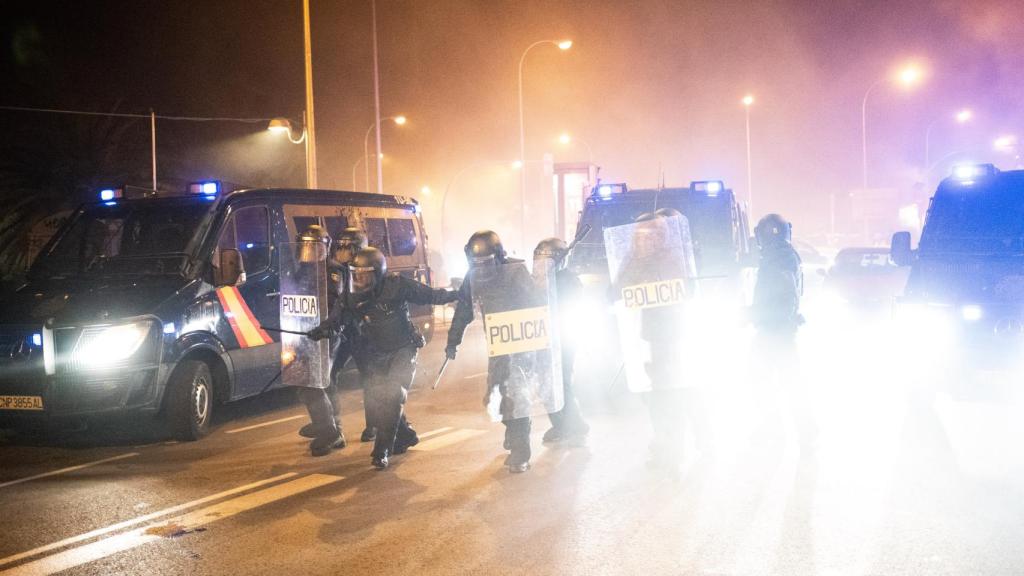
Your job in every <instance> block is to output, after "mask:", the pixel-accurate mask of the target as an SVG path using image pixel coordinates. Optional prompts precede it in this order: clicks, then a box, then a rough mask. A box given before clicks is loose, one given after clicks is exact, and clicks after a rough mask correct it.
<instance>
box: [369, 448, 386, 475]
mask: <svg viewBox="0 0 1024 576" xmlns="http://www.w3.org/2000/svg"><path fill="white" fill-rule="evenodd" d="M372 456H373V467H374V468H376V469H378V470H383V469H385V468H387V467H388V466H389V465H390V462H388V451H387V449H382V450H381V451H380V452H377V451H374V453H373V455H372Z"/></svg>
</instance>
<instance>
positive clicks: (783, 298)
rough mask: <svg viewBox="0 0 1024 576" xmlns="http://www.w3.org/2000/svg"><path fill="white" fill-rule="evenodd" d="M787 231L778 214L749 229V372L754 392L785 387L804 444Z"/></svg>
mask: <svg viewBox="0 0 1024 576" xmlns="http://www.w3.org/2000/svg"><path fill="white" fill-rule="evenodd" d="M792 235H793V227H792V225H791V224H790V223H789V222H787V221H786V220H785V219H784V218H783V217H782V216H780V215H778V214H768V215H767V216H765V217H764V218H761V220H760V221H759V222H758V223H757V226H756V227H755V228H754V237H755V239H756V240H757V244H758V246H759V247H760V249H761V258H760V266H759V267H758V270H757V280H756V282H755V284H754V296H753V302H752V306H751V310H750V312H751V321H752V322H753V324H754V327H755V329H756V331H757V333H756V336H755V338H754V343H753V350H752V353H751V370H752V376H753V377H754V378H755V379H757V380H759V381H761V382H758V384H759V389H758V390H757V392H758V393H759V394H765V393H766V392H768V391H769V390H770V389H771V387H772V385H777V386H780V387H785V388H788V389H789V390H788V392H789V394H790V399H791V400H792V402H793V404H794V405H793V410H792V412H793V415H794V417H795V419H796V426H797V432H798V434H799V437H800V442H801V445H802V447H803V448H805V449H810V448H813V444H814V442H815V441H816V437H817V427H816V425H815V424H814V422H813V418H812V417H811V415H810V411H809V410H808V408H807V405H806V404H807V402H806V401H807V395H806V391H805V390H804V386H803V382H802V378H801V374H800V361H799V355H798V354H797V347H796V333H797V329H798V328H799V326H800V325H801V324H802V323H803V316H801V315H800V297H801V296H802V294H803V272H802V271H801V269H800V255H799V254H797V251H796V250H795V249H794V248H793V246H792V244H791V243H790V242H791V240H792ZM758 404H760V405H762V406H770V405H771V401H770V400H769V399H764V400H763V401H761V402H758Z"/></svg>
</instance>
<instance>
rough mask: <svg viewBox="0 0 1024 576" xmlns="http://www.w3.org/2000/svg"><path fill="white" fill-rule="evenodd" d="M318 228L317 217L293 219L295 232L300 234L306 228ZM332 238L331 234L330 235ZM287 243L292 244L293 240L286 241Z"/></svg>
mask: <svg viewBox="0 0 1024 576" xmlns="http://www.w3.org/2000/svg"><path fill="white" fill-rule="evenodd" d="M314 225H316V226H319V225H320V218H319V217H317V216H296V217H295V232H296V233H297V234H301V233H302V232H303V231H304V230H305V229H306V228H309V227H310V226H314ZM331 237H332V238H333V234H332V235H331ZM288 241H289V242H294V241H295V240H294V239H293V238H289V239H288Z"/></svg>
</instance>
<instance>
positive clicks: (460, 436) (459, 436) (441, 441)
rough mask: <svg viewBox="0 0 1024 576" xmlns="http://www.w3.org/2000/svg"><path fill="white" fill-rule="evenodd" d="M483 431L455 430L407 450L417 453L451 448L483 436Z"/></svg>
mask: <svg viewBox="0 0 1024 576" xmlns="http://www.w3.org/2000/svg"><path fill="white" fill-rule="evenodd" d="M484 433H485V432H484V431H483V430H468V429H461V430H455V431H454V432H451V433H448V434H444V435H442V436H438V437H437V438H431V439H430V440H427V441H426V442H420V443H419V444H417V445H415V446H413V447H412V448H409V450H416V451H419V452H429V451H431V450H437V449H439V448H444V447H445V446H451V445H452V444H455V443H458V442H462V441H463V440H468V439H470V438H472V437H474V436H479V435H481V434H484Z"/></svg>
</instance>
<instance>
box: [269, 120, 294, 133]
mask: <svg viewBox="0 0 1024 576" xmlns="http://www.w3.org/2000/svg"><path fill="white" fill-rule="evenodd" d="M291 129H292V123H291V122H289V121H288V119H287V118H273V119H272V120H271V121H270V124H267V130H270V131H271V132H291Z"/></svg>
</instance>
